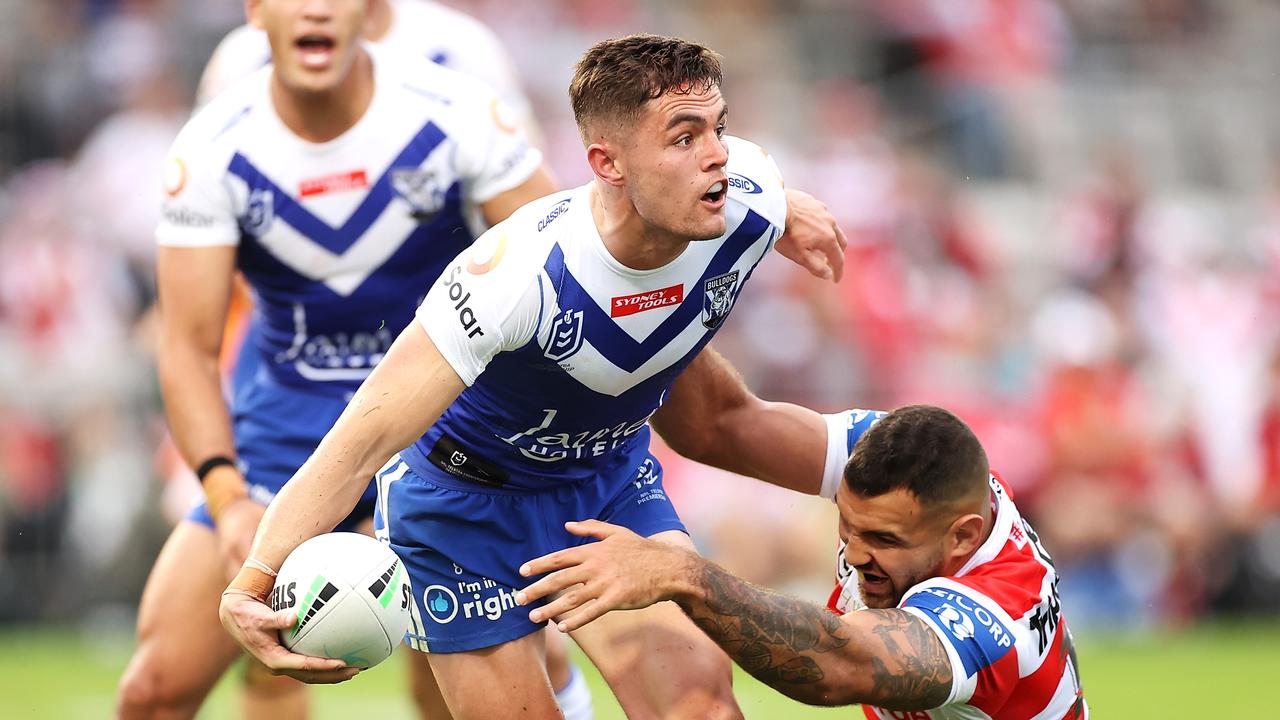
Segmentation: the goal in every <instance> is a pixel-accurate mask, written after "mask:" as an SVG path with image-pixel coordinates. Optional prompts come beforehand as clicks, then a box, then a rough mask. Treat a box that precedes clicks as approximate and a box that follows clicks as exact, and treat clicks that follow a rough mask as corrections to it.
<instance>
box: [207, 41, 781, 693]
mask: <svg viewBox="0 0 1280 720" xmlns="http://www.w3.org/2000/svg"><path fill="white" fill-rule="evenodd" d="M719 84H720V67H719V59H718V56H716V55H715V54H714V53H712V52H710V51H708V50H706V49H705V48H702V47H701V46H698V45H694V44H691V43H686V42H683V41H680V40H675V39H670V38H658V37H654V36H632V37H629V38H623V39H620V40H613V41H606V42H603V43H600V44H598V45H596V46H595V47H593V48H592V49H591V50H590V51H588V53H587V54H586V55H585V56H584V58H583V59H582V61H581V62H580V63H579V65H578V68H577V72H576V74H575V78H574V82H573V85H572V86H571V96H572V99H573V104H574V111H575V116H576V117H577V119H578V122H579V127H580V129H581V131H582V134H583V138H584V144H585V145H586V146H587V158H588V162H589V163H590V165H591V167H592V170H593V171H594V173H595V175H596V179H595V180H594V182H592V183H590V184H588V185H586V186H583V187H581V188H577V189H575V190H571V191H568V192H565V193H561V194H558V195H555V196H552V197H550V198H545V199H543V200H540V201H538V202H535V203H531V204H530V205H528V206H526V207H524V208H522V209H521V210H520V211H519V212H517V213H516V214H515V215H513V216H512V218H511V219H509V220H507V221H506V222H504V223H502V224H500V225H498V226H496V227H495V228H493V229H492V230H490V231H489V232H488V233H486V235H485V236H484V237H483V238H482V239H481V240H480V241H479V242H478V243H477V244H476V246H475V247H473V248H472V249H471V250H470V251H468V252H466V253H463V254H462V255H460V256H459V257H458V258H457V260H456V261H455V262H453V263H451V264H450V265H449V267H448V268H447V269H446V271H445V274H444V275H443V276H442V277H441V278H440V280H439V281H438V282H437V283H436V284H435V285H434V287H433V288H432V291H431V293H430V294H429V295H428V297H427V299H426V301H425V302H424V303H423V305H422V307H421V309H420V310H419V314H418V321H419V322H418V323H416V324H413V325H410V326H409V327H408V328H407V329H406V330H405V331H404V332H403V333H402V334H401V336H400V337H399V338H398V339H397V341H396V343H395V345H394V346H393V347H392V349H391V350H390V352H389V353H388V354H387V356H386V358H385V359H384V360H383V361H382V362H381V363H380V364H379V365H378V368H377V369H376V370H375V371H374V372H373V374H371V375H370V377H369V379H368V380H367V381H366V382H365V383H364V385H362V386H361V388H360V390H359V391H357V393H356V396H355V397H354V398H353V399H352V402H351V404H350V405H349V406H348V408H347V410H346V411H344V413H343V415H342V417H341V418H339V420H338V422H337V423H336V424H335V426H334V428H333V430H331V431H330V432H329V434H328V435H326V437H325V440H324V441H322V442H321V444H320V447H319V448H318V449H317V450H316V452H315V454H314V455H313V456H312V458H311V459H310V460H308V461H307V463H306V464H305V465H304V466H303V467H302V468H301V469H300V470H299V472H298V474H297V475H295V476H294V478H293V479H292V480H291V481H290V483H289V484H288V485H287V486H286V487H285V488H284V490H282V491H281V493H280V494H279V495H278V496H277V499H276V500H275V501H274V502H273V503H272V505H271V507H270V509H269V510H268V512H267V515H266V516H265V518H264V520H263V525H262V527H261V528H260V530H259V534H258V537H257V538H256V540H255V544H254V547H253V552H252V555H251V557H250V558H249V559H248V560H247V561H246V565H245V567H244V568H242V569H241V572H240V574H239V575H238V576H237V578H236V580H235V581H234V582H233V583H232V586H231V587H230V588H229V589H228V591H227V592H226V593H225V594H224V601H223V607H222V617H223V621H224V624H225V625H226V627H227V628H228V629H229V630H230V631H231V633H232V634H233V636H234V637H236V639H237V640H238V641H239V642H240V643H241V644H242V645H243V646H244V647H246V648H247V649H248V650H249V651H250V652H252V653H253V654H254V655H255V656H256V657H258V658H259V659H261V660H262V661H264V662H265V663H266V664H267V665H268V666H269V667H272V668H274V669H276V670H278V671H281V672H286V673H288V674H291V675H294V676H296V677H299V678H300V679H304V680H307V681H310V682H339V681H342V680H344V679H347V678H349V677H351V676H352V675H353V674H354V673H355V672H356V670H355V669H353V668H343V667H342V663H341V662H340V661H330V660H323V659H319V658H309V657H304V656H300V655H296V654H292V653H289V652H287V651H285V650H284V648H282V647H281V646H280V645H279V643H278V640H277V638H276V630H277V629H278V628H280V627H282V626H283V625H284V622H283V618H282V617H280V616H277V615H273V614H272V613H271V612H270V610H269V609H268V608H267V607H266V606H265V605H264V604H263V603H262V602H261V601H262V599H263V597H265V594H266V592H267V591H268V590H269V589H270V587H271V572H272V570H271V568H274V567H278V566H279V564H280V563H281V562H282V561H283V560H284V558H285V556H286V555H287V554H288V552H289V551H290V550H291V549H292V548H293V547H295V546H296V545H297V544H298V543H299V542H301V541H302V540H304V539H305V538H307V537H310V536H312V535H314V534H316V533H318V532H324V531H327V530H329V529H330V528H332V527H333V526H334V524H336V523H337V522H338V521H339V520H340V519H341V517H342V515H343V514H344V513H345V512H346V510H347V509H348V508H350V507H352V506H354V505H355V503H356V502H357V501H358V499H359V495H360V492H361V490H362V488H363V486H364V482H363V480H364V478H365V477H367V476H368V473H370V472H374V471H376V470H377V469H378V468H379V467H382V472H381V473H380V474H379V507H380V509H381V515H382V517H383V518H384V525H383V527H382V533H383V534H384V536H386V537H388V538H389V541H390V542H391V544H392V546H393V547H394V548H395V549H396V550H397V552H399V553H400V555H401V557H402V558H403V559H404V560H405V563H406V566H407V567H408V568H410V572H411V576H412V578H413V581H414V586H415V588H416V589H417V590H418V592H419V593H420V595H418V596H417V597H416V598H415V600H416V602H415V610H416V611H417V621H418V626H417V627H416V628H415V630H414V633H413V636H412V642H411V644H412V645H414V646H415V647H417V648H418V649H420V650H425V651H429V652H430V655H429V657H430V659H431V665H432V668H433V669H434V670H435V672H436V676H437V678H438V679H439V681H440V684H441V688H442V690H443V691H444V694H445V697H446V699H447V700H448V703H449V706H450V709H451V710H452V711H453V713H454V715H455V716H458V717H464V718H471V717H475V718H487V717H500V716H504V715H506V714H509V712H510V711H511V708H513V707H519V708H521V709H522V712H523V713H525V714H527V715H528V716H532V717H555V716H556V715H557V710H556V708H555V703H554V700H553V698H552V697H551V694H550V692H549V689H548V687H547V679H546V675H545V671H544V670H543V669H542V667H541V665H540V663H539V661H538V655H539V652H540V650H539V647H540V644H539V643H537V642H534V640H535V638H533V637H531V635H530V634H531V633H532V632H533V631H534V630H535V628H534V626H532V625H531V624H530V623H528V622H527V612H528V609H527V608H519V607H516V606H515V603H514V598H513V590H514V588H515V584H516V583H520V582H521V580H520V576H519V574H518V572H517V563H518V558H519V557H520V556H521V555H522V553H524V554H528V551H529V550H531V549H534V548H547V549H550V547H552V546H554V545H556V544H560V543H563V542H565V541H566V540H567V539H569V536H567V535H566V534H564V531H563V529H561V528H560V521H561V520H564V519H568V518H570V517H574V516H577V515H578V514H581V513H584V512H585V513H588V514H590V515H598V516H604V517H609V518H611V519H614V520H615V521H617V522H620V523H622V524H625V525H627V526H629V527H632V528H635V529H636V530H638V531H640V532H642V533H644V534H647V535H653V536H655V537H658V538H659V539H661V540H662V541H664V542H670V543H674V544H676V545H679V546H681V547H686V548H691V547H692V544H691V543H690V541H689V539H688V537H687V535H685V534H684V532H683V526H682V525H681V523H680V521H679V518H678V517H677V516H676V514H675V511H674V508H673V507H672V506H671V504H670V502H669V500H668V499H667V498H666V495H665V493H664V492H663V490H662V483H661V468H660V466H658V464H657V463H656V461H655V460H654V458H653V457H652V455H650V454H649V452H648V435H649V429H648V422H647V421H648V418H649V417H650V416H651V415H652V414H653V413H654V412H655V411H656V410H657V408H658V406H659V405H660V404H661V402H662V399H663V396H664V395H665V393H666V390H667V389H668V388H669V387H670V385H671V383H672V382H673V380H674V379H675V377H676V376H677V375H678V374H679V373H680V371H681V370H682V369H683V368H684V367H685V366H686V365H687V364H688V363H689V362H690V361H691V360H692V359H693V358H694V357H695V356H697V355H698V354H699V352H700V351H702V350H703V348H704V347H705V345H706V343H707V342H708V341H709V340H710V338H711V336H712V335H713V334H714V332H715V331H716V329H718V328H719V327H720V326H721V324H722V322H723V321H724V319H725V316H726V315H727V314H728V312H729V310H730V309H731V307H732V305H733V302H734V301H735V300H736V298H737V297H738V295H739V293H740V292H741V289H742V286H743V284H745V282H746V280H747V279H748V278H749V276H750V274H751V271H752V270H753V269H754V267H755V265H756V264H757V263H758V262H759V261H760V260H761V259H762V258H763V256H764V255H765V253H766V252H767V251H768V250H769V249H770V247H771V246H772V245H773V243H774V241H775V240H776V239H777V238H778V237H779V236H780V235H782V231H783V227H784V218H786V216H787V214H788V213H787V202H786V198H785V195H784V192H783V190H782V186H781V182H780V178H779V177H778V175H777V170H776V168H775V167H774V165H773V163H772V161H771V160H770V159H769V158H768V157H767V156H766V155H765V154H764V153H763V152H762V151H761V150H760V149H759V148H757V147H755V146H752V145H751V144H750V143H746V142H744V141H737V140H733V141H727V140H725V139H723V138H722V134H723V132H724V127H725V118H726V115H727V107H726V105H725V103H724V100H723V98H722V97H721V95H720V91H719ZM455 398H456V402H454V400H455ZM415 440H416V442H414V441H415ZM411 443H412V446H410V447H408V448H407V449H404V450H403V452H400V454H399V455H396V456H395V457H393V458H392V459H391V461H390V462H387V458H388V457H390V456H392V455H393V453H396V452H397V451H400V450H401V449H402V448H405V447H406V446H409V445H410V444H411ZM749 450H750V449H747V451H748V452H749ZM384 463H385V467H383V466H384ZM576 639H577V640H578V641H579V644H580V645H581V646H582V647H583V648H584V650H586V651H587V653H588V654H589V655H590V656H591V657H592V659H593V661H595V662H596V664H597V666H599V667H600V669H601V672H602V673H603V675H604V676H605V678H606V680H608V681H609V683H610V685H611V687H612V688H613V689H614V691H615V693H616V694H617V696H618V699H619V701H620V702H621V703H622V705H623V707H624V709H625V710H626V711H627V713H628V714H629V715H631V716H643V717H649V716H654V717H656V716H663V717H674V716H684V717H699V718H706V717H726V716H737V715H738V714H739V711H738V710H737V707H736V704H735V702H734V700H733V697H732V694H731V690H730V687H729V683H730V678H731V673H730V668H729V665H728V662H727V658H725V657H724V655H723V654H722V653H720V652H718V651H717V650H716V649H715V647H714V645H712V644H711V643H710V642H709V641H708V640H707V639H706V637H705V636H702V635H701V634H699V633H698V632H697V630H696V628H695V627H694V626H693V625H692V624H690V623H689V622H688V620H687V619H686V618H684V616H683V615H682V614H681V613H680V612H679V611H678V610H677V609H676V608H674V607H672V606H666V607H662V606H659V607H654V608H650V609H647V610H645V611H642V612H639V613H633V614H628V615H615V616H612V617H611V618H608V619H606V620H605V621H602V622H600V623H596V624H594V625H593V626H592V628H590V629H589V630H588V631H586V632H584V633H581V634H579V636H577V638H576ZM671 667H679V668H680V672H678V673H675V674H671V673H669V672H667V671H666V668H671ZM495 677H501V678H503V680H504V692H503V693H494V692H492V690H491V686H492V679H493V678H495Z"/></svg>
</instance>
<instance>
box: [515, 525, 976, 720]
mask: <svg viewBox="0 0 1280 720" xmlns="http://www.w3.org/2000/svg"><path fill="white" fill-rule="evenodd" d="M566 528H568V529H569V531H570V532H572V533H574V534H575V535H580V536H588V537H596V538H599V539H600V542H596V543H590V544H588V545H582V546H579V547H575V548H571V549H568V550H561V551H559V552H555V553H551V554H549V555H545V556H543V557H541V558H538V559H536V560H532V561H530V562H528V563H526V564H525V565H524V566H523V567H522V568H521V569H520V572H521V574H522V575H525V576H532V575H538V574H541V573H546V572H550V573H551V574H550V575H547V576H546V577H544V578H542V579H541V580H539V581H538V582H536V583H534V584H533V585H530V586H529V587H528V588H525V589H524V590H522V591H521V592H519V593H517V595H516V601H517V602H518V603H521V604H525V603H529V602H533V601H535V600H537V599H540V598H544V597H549V596H552V595H553V594H555V593H557V592H562V594H561V595H560V596H559V597H557V598H556V599H555V600H553V601H551V602H550V603H548V604H547V605H546V606H545V607H542V608H538V609H535V610H534V611H533V612H532V613H530V616H529V619H530V620H532V621H533V622H535V623H536V622H545V621H546V620H547V619H548V618H556V619H557V621H558V627H559V628H560V629H561V630H562V631H572V630H575V629H577V628H579V627H582V626H583V625H585V624H586V623H588V622H591V621H592V620H594V619H596V618H598V617H600V616H601V615H603V614H604V613H606V612H609V611H610V610H629V609H637V608H642V607H647V606H649V605H652V604H654V603H656V602H659V601H662V600H674V601H675V602H676V604H678V605H679V606H680V608H681V609H683V610H684V612H685V613H686V614H687V615H688V616H689V617H690V618H692V619H693V621H694V622H695V623H696V624H697V625H698V627H699V628H701V629H702V630H703V632H705V633H706V634H707V635H708V636H710V637H711V639H712V640H714V641H715V642H716V643H717V644H718V645H720V647H721V648H723V649H724V651H725V652H726V653H728V654H729V656H730V657H732V658H733V659H734V661H735V662H737V663H738V664H739V665H741V666H742V668H743V669H744V670H746V671H747V672H749V673H751V674H752V675H753V676H755V677H756V678H757V679H759V680H760V681H761V682H763V683H765V684H767V685H769V686H770V687H772V688H774V689H775V690H778V691H779V692H781V693H784V694H786V695H788V696H790V697H793V698H795V699H797V700H800V701H802V702H806V703H810V704H816V705H848V704H852V703H871V704H874V705H876V706H879V707H883V708H888V709H893V710H927V709H930V708H935V707H938V706H940V705H942V704H943V703H945V702H946V701H947V698H948V697H949V695H950V693H951V686H952V669H951V661H950V659H949V658H948V655H947V652H946V649H945V647H944V646H943V644H942V641H941V640H940V639H939V638H938V636H937V635H935V634H934V633H933V631H932V630H931V629H930V628H929V626H928V625H927V624H926V622H925V621H924V620H922V619H920V618H919V617H917V616H915V615H912V614H911V613H909V612H907V611H905V610H900V609H896V608H894V609H888V610H859V611H857V612H853V613H849V614H848V615H844V616H839V615H836V614H834V613H832V612H831V611H829V610H827V609H826V608H823V607H821V606H819V605H816V604H814V603H811V602H806V601H804V600H800V599H798V598H793V597H790V596H787V595H782V594H780V593H776V592H773V591H770V590H765V589H764V588H760V587H757V586H755V585H752V584H751V583H749V582H747V581H745V580H742V579H741V578H738V577H736V576H734V575H731V574H729V573H728V572H726V571H725V570H724V569H723V568H721V567H719V566H718V565H716V564H714V563H712V562H709V561H707V560H705V559H703V558H701V557H699V556H698V555H696V554H695V553H691V552H689V551H687V550H684V549H681V548H677V547H674V546H671V545H668V544H665V543H660V542H657V541H654V540H649V539H647V538H642V537H639V536H638V535H636V534H635V533H633V532H631V531H629V530H627V529H625V528H621V527H618V526H616V525H609V524H607V523H602V522H599V521H596V520H589V521H585V522H578V523H567V524H566ZM574 586H578V587H574Z"/></svg>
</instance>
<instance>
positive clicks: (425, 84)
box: [156, 46, 541, 393]
mask: <svg viewBox="0 0 1280 720" xmlns="http://www.w3.org/2000/svg"><path fill="white" fill-rule="evenodd" d="M367 49H368V50H369V53H370V55H371V57H372V58H373V65H374V82H375V89H374V95H373V100H372V102H371V103H370V105H369V108H368V110H367V111H366V112H365V114H364V115H363V116H362V117H361V118H360V120H359V121H358V122H357V123H356V124H355V126H353V127H352V128H351V129H349V130H348V131H347V132H345V133H344V134H342V135H341V136H339V137H338V138H335V139H334V140H331V141H329V142H326V143H319V144H317V143H310V142H306V141H304V140H302V139H300V138H298V137H297V136H296V135H294V134H293V133H292V132H291V131H289V129H288V128H286V127H285V125H284V124H283V122H281V120H280V118H279V116H278V115H277V114H276V112H275V110H274V108H273V106H272V102H271V99H270V93H269V91H268V87H269V81H270V73H271V70H270V69H269V68H264V69H262V70H260V71H258V72H257V73H255V74H254V75H252V76H250V77H249V78H246V79H245V80H244V81H242V82H240V83H238V84H236V85H235V86H234V87H232V88H230V89H228V91H227V92H225V93H223V94H222V95H219V96H218V97H217V98H216V99H215V100H214V101H213V102H212V103H210V104H209V105H208V106H206V107H205V108H204V109H203V110H201V111H200V112H198V113H197V114H196V116H195V117H194V118H192V119H191V121H190V122H188V123H187V125H186V127H185V128H184V129H183V130H182V132H181V133H180V134H179V136H178V138H177V140H176V141H175V142H174V144H173V149H172V151H171V153H170V159H169V164H168V170H167V179H166V188H165V192H166V195H167V198H166V199H165V201H164V205H163V210H162V220H161V223H160V226H159V228H158V230H157V233H156V235H157V240H158V242H159V243H160V244H161V245H171V246H209V245H235V246H238V266H239V268H240V270H241V271H243V272H244V274H245V277H246V278H247V279H248V281H249V284H250V285H251V286H252V287H253V290H254V294H255V300H256V309H255V312H254V316H253V320H252V322H253V323H254V324H255V327H254V332H253V333H251V337H253V338H254V342H255V344H256V346H257V348H256V349H257V351H258V353H259V358H260V359H261V360H262V365H263V366H264V367H265V368H266V370H267V371H268V372H270V373H271V374H272V376H273V377H274V378H275V379H277V380H279V381H281V382H285V383H286V384H293V385H303V386H306V387H309V388H313V387H314V388H315V389H320V390H323V389H324V388H329V389H332V390H334V391H335V393H339V392H340V393H345V392H348V391H350V390H353V389H354V388H355V387H356V386H358V385H359V383H360V381H362V380H363V379H364V377H365V376H366V375H367V374H368V373H369V371H370V370H371V369H372V367H373V366H374V365H375V364H376V363H377V362H378V361H379V360H380V359H381V358H382V355H383V353H385V352H386V350H387V348H388V347H389V346H390V344H391V342H392V341H393V340H394V339H395V337H396V335H397V334H399V332H400V331H401V330H402V329H404V327H405V326H407V325H408V324H409V321H410V320H411V319H412V317H413V312H414V308H415V307H416V306H417V304H418V302H419V301H420V300H421V299H422V298H423V297H424V296H425V295H426V292H427V290H428V288H429V287H430V286H431V284H432V283H433V282H434V281H435V279H436V278H437V277H438V276H439V275H440V272H441V270H442V269H443V268H444V266H445V263H447V262H449V260H450V259H452V258H453V257H454V256H455V255H457V254H458V253H459V252H461V251H462V250H463V249H464V248H466V247H467V246H468V245H470V244H471V242H472V240H473V239H474V237H475V235H476V234H478V231H479V229H480V217H479V212H478V210H477V209H476V206H477V205H478V204H479V203H483V202H485V201H487V200H489V199H491V198H493V197H494V196H496V195H498V194H500V193H502V192H505V191H507V190H510V189H512V188H514V187H517V186H519V185H520V184H522V183H523V182H524V181H525V180H527V179H528V178H529V176H530V175H532V174H533V172H534V171H535V170H536V169H537V168H538V167H539V166H540V164H541V155H540V153H539V152H538V151H537V150H536V149H534V148H533V147H531V146H530V144H529V143H528V141H527V140H526V138H525V137H524V135H523V134H522V133H521V132H520V131H519V130H518V129H516V128H515V127H514V126H513V125H512V124H511V123H509V122H507V121H506V119H505V112H506V110H505V108H504V106H503V104H502V102H501V100H499V98H498V97H497V96H496V95H494V94H493V93H492V91H489V90H487V89H485V88H484V87H483V86H481V85H480V84H479V83H476V82H474V81H473V80H471V79H470V78H467V77H465V76H463V75H460V74H458V73H455V72H453V71H451V70H447V69H445V68H442V67H440V66H438V65H434V64H432V63H429V62H427V61H425V60H413V61H411V62H406V61H405V60H404V59H403V58H396V59H395V61H394V62H388V61H387V59H386V57H385V56H384V54H383V53H384V51H382V50H378V49H376V48H372V47H368V46H367Z"/></svg>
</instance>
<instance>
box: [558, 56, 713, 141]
mask: <svg viewBox="0 0 1280 720" xmlns="http://www.w3.org/2000/svg"><path fill="white" fill-rule="evenodd" d="M722 78H723V73H722V71H721V68H720V55H719V54H718V53H716V52H715V51H714V50H711V49H709V48H707V47H705V46H702V45H699V44H697V43H692V42H689V41H687V40H681V39H679V38H672V37H662V36H660V35H649V34H638V35H628V36H626V37H621V38H614V39H612V40H603V41H601V42H598V43H596V44H595V45H592V46H591V49H590V50H587V52H586V53H585V54H584V55H583V56H582V59H581V60H579V61H578V64H577V65H576V66H575V67H574V72H573V80H572V81H571V82H570V83H569V101H570V102H571V103H572V104H573V117H574V119H575V120H577V121H578V131H579V132H580V133H582V137H583V139H584V140H586V141H588V142H589V141H590V138H589V136H588V132H587V128H588V126H590V125H597V124H599V123H600V122H602V121H603V122H609V123H619V122H626V121H629V120H631V119H634V118H635V117H636V116H637V115H638V113H639V111H640V109H641V108H642V107H644V104H645V103H647V102H648V101H650V100H653V99H655V98H659V97H662V96H663V95H664V94H666V93H668V92H675V93H699V94H701V93H704V92H706V91H707V90H709V89H711V88H712V87H715V86H717V85H719V84H720V82H721V80H722Z"/></svg>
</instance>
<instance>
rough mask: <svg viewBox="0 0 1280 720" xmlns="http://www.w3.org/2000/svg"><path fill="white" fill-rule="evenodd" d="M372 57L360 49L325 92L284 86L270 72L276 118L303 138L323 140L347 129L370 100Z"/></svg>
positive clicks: (313, 140)
mask: <svg viewBox="0 0 1280 720" xmlns="http://www.w3.org/2000/svg"><path fill="white" fill-rule="evenodd" d="M373 91H374V78H373V60H372V59H371V58H370V57H369V53H367V52H365V51H364V50H363V49H361V50H360V51H358V52H357V53H356V57H355V59H354V60H352V62H351V70H350V71H349V72H347V76H346V77H345V78H343V80H342V82H341V83H340V84H339V85H338V86H337V87H335V88H333V89H332V90H329V91H326V92H317V93H311V92H303V91H298V90H293V89H290V88H288V87H286V86H285V85H284V84H283V83H281V82H280V77H279V76H278V75H276V74H272V76H271V102H272V104H273V105H274V106H275V110H276V114H277V115H279V116H280V121H281V122H283V123H284V125H285V127H287V128H289V130H290V131H291V132H293V134H295V135H297V136H298V137H300V138H302V139H303V140H306V141H307V142H313V143H323V142H328V141H330V140H333V139H334V138H336V137H338V136H339V135H341V134H343V133H345V132H346V131H348V130H350V129H351V128H352V127H353V126H355V124H356V123H357V122H358V121H359V120H360V118H361V117H362V116H363V115H364V113H365V111H367V110H368V109H369V104H370V103H372V102H373Z"/></svg>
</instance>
